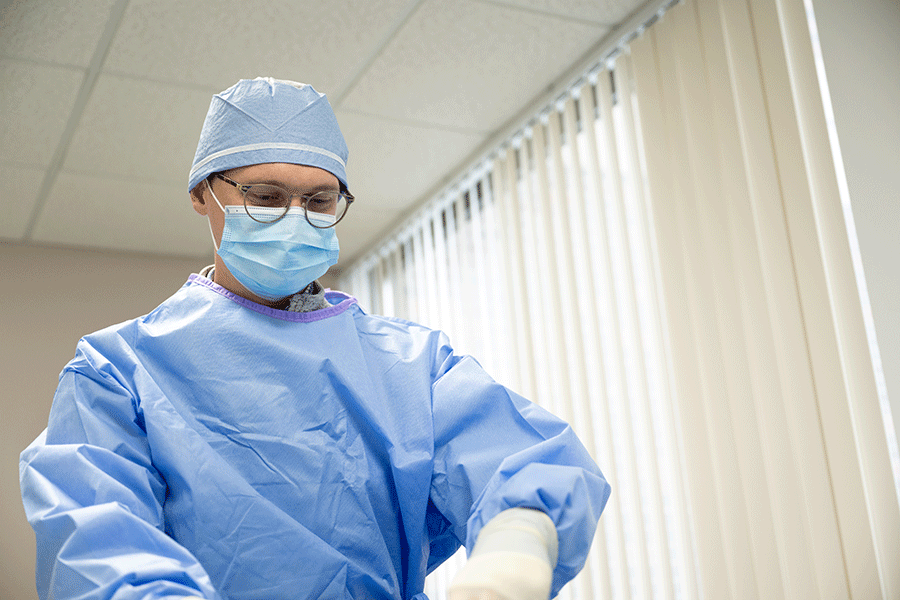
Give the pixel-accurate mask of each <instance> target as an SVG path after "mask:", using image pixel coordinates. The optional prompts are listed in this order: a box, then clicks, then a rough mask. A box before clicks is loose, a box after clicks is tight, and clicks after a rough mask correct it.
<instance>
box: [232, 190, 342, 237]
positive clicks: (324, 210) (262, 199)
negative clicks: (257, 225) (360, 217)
mask: <svg viewBox="0 0 900 600" xmlns="http://www.w3.org/2000/svg"><path fill="white" fill-rule="evenodd" d="M303 199H304V206H305V207H306V210H307V211H308V212H311V213H317V214H326V215H334V218H335V222H337V221H340V220H341V217H343V216H344V213H345V212H347V206H348V202H347V198H346V197H345V196H344V195H342V194H341V193H339V192H332V191H321V192H316V193H315V194H312V195H310V196H303ZM290 203H291V195H290V193H289V192H288V191H287V190H285V189H284V188H281V187H278V186H273V185H265V184H259V185H251V186H250V187H249V188H248V189H247V190H246V191H245V192H244V204H245V205H246V206H254V207H263V208H281V209H283V210H284V212H279V213H275V214H272V217H271V218H268V216H267V215H260V214H255V215H251V216H252V217H253V218H254V219H255V220H257V221H262V222H270V221H277V220H278V219H280V218H281V217H282V216H284V214H285V213H286V212H287V211H288V209H289V208H290ZM310 222H311V223H312V224H313V225H314V226H316V227H320V225H319V224H317V223H314V222H312V221H310Z"/></svg>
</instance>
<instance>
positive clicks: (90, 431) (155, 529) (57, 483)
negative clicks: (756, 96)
mask: <svg viewBox="0 0 900 600" xmlns="http://www.w3.org/2000/svg"><path fill="white" fill-rule="evenodd" d="M115 375H117V374H116V373H115V372H114V371H113V370H112V369H111V367H109V366H108V364H107V365H106V366H105V368H104V369H102V370H100V369H94V368H93V367H92V365H91V364H90V363H89V361H88V360H87V358H86V357H85V355H84V353H82V352H79V356H78V357H76V359H75V360H74V361H73V362H72V363H70V364H69V365H68V366H67V367H66V369H65V371H64V372H63V374H62V376H61V377H60V384H59V387H58V389H57V392H56V396H55V398H54V401H53V408H52V409H51V413H50V422H49V426H48V428H47V430H46V431H45V432H44V433H42V434H41V436H40V437H38V439H37V440H35V441H34V442H33V443H32V444H31V445H30V446H29V447H28V448H27V449H26V450H25V451H24V452H23V453H22V456H21V461H20V468H19V471H20V482H21V487H22V499H23V502H24V505H25V512H26V514H27V515H28V520H29V522H30V523H31V525H32V527H33V528H34V531H35V537H36V541H37V557H38V562H37V587H38V593H39V596H40V597H41V598H42V599H45V598H56V599H63V598H74V597H78V598H85V599H87V598H101V597H102V598H114V599H115V600H127V599H138V598H140V599H150V598H184V597H198V596H202V597H205V598H218V595H217V594H216V592H215V590H214V589H213V587H212V585H211V583H210V581H209V577H208V576H207V574H206V572H205V571H204V570H203V567H202V566H201V565H200V564H199V563H198V562H197V561H196V559H195V558H194V557H193V556H192V555H191V554H190V553H189V552H188V551H187V550H185V549H184V548H182V547H181V546H180V545H178V544H177V543H176V542H175V541H174V540H173V539H172V538H170V537H169V536H168V535H166V533H165V532H164V528H165V524H164V518H163V510H162V505H163V502H164V500H165V495H166V482H165V481H164V480H163V479H162V477H161V476H160V474H159V473H158V472H157V471H156V469H155V468H154V467H153V464H152V462H151V459H150V449H149V446H148V444H147V439H146V435H145V432H144V429H143V426H142V422H141V416H140V413H139V411H138V409H137V405H136V403H135V401H134V399H133V397H132V395H131V394H130V393H129V392H128V391H127V390H126V389H125V388H124V387H123V386H122V385H120V383H119V381H118V380H117V377H116V376H115Z"/></svg>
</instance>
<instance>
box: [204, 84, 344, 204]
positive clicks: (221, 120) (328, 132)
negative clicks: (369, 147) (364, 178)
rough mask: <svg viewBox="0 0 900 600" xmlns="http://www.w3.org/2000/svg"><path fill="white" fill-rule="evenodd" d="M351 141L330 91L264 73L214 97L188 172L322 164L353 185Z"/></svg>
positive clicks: (317, 165)
mask: <svg viewBox="0 0 900 600" xmlns="http://www.w3.org/2000/svg"><path fill="white" fill-rule="evenodd" d="M347 154H348V152H347V144H346V143H345V142H344V136H343V135H341V130H340V128H338V123H337V119H336V118H335V116H334V112H333V111H332V110H331V105H330V104H329V103H328V99H327V98H326V97H325V94H320V93H319V92H317V91H316V90H314V89H313V87H312V86H311V85H307V84H304V83H296V82H293V81H283V80H280V79H272V78H271V77H258V78H256V79H242V80H241V81H239V82H237V83H236V84H234V85H233V86H231V87H230V88H228V89H227V90H225V91H224V92H222V93H220V94H216V95H215V96H213V99H212V102H210V104H209V112H208V113H207V114H206V121H204V122H203V130H202V131H201V132H200V142H199V143H198V144H197V153H196V154H195V155H194V163H193V165H192V166H191V173H190V175H189V177H188V191H191V190H192V189H194V186H196V185H197V184H198V183H200V182H201V181H203V180H204V179H205V178H206V177H208V176H209V175H210V174H211V173H217V172H219V171H227V170H228V169H235V168H237V167H246V166H248V165H256V164H260V163H272V162H282V163H293V164H298V165H308V166H311V167H319V168H320V169H325V170H326V171H328V172H329V173H331V174H333V175H334V176H335V177H337V178H338V180H339V181H340V182H341V184H342V185H343V187H344V188H346V189H349V187H350V186H348V185H347V173H346V166H347Z"/></svg>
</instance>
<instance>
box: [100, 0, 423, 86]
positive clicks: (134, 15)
mask: <svg viewBox="0 0 900 600" xmlns="http://www.w3.org/2000/svg"><path fill="white" fill-rule="evenodd" d="M406 1H407V0H380V1H379V2H372V1H371V0H349V1H346V0H342V1H340V2H337V1H332V2H296V1H295V0H249V1H248V0H226V1H216V2H213V1H211V0H204V1H196V2H183V1H181V0H131V2H130V4H129V6H128V10H127V11H126V13H125V16H124V18H123V21H122V25H121V26H120V28H119V31H118V32H117V35H116V37H115V38H114V40H113V44H112V47H111V49H110V55H109V57H108V59H107V61H106V65H105V68H106V69H107V70H108V71H110V72H115V73H120V74H127V75H133V76H138V77H145V78H149V79H155V80H158V81H164V82H171V83H173V84H183V85H191V86H195V85H202V86H205V87H209V88H211V89H214V90H216V91H220V90H222V89H225V88H226V87H228V86H230V85H231V84H233V83H234V82H235V81H237V80H238V79H242V78H253V77H257V76H273V77H278V78H282V79H293V80H297V81H303V82H305V83H310V84H312V85H313V87H315V88H316V89H318V90H319V91H324V92H326V93H327V92H328V91H329V90H332V89H337V88H338V87H340V86H341V85H343V84H344V83H345V79H346V78H347V77H348V72H350V71H352V70H353V68H354V67H355V66H356V65H358V64H361V63H363V62H364V61H365V60H366V59H368V57H369V55H370V54H371V53H372V52H373V51H375V48H376V46H377V44H378V42H379V41H380V39H381V38H382V37H383V35H384V32H385V31H387V30H389V29H390V28H391V26H392V24H393V23H394V21H395V20H396V19H398V18H399V17H400V14H401V12H402V9H403V6H404V5H405V4H406ZM174 14H177V15H178V18H177V19H171V18H170V15H174Z"/></svg>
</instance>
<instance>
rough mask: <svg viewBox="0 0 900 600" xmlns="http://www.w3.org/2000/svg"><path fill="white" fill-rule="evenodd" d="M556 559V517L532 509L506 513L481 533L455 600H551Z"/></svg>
mask: <svg viewBox="0 0 900 600" xmlns="http://www.w3.org/2000/svg"><path fill="white" fill-rule="evenodd" d="M556 556H557V536H556V527H555V526H554V525H553V522H552V521H551V520H550V517H548V516H547V515H546V514H544V513H542V512H540V511H536V510H531V509H523V508H514V509H510V510H506V511H503V512H502V513H500V514H499V515H497V516H496V517H494V518H493V519H491V520H490V521H489V522H488V523H487V525H485V526H484V528H483V529H482V530H481V532H479V534H478V540H477V541H476V542H475V546H474V547H473V548H472V553H471V556H470V558H469V560H468V561H467V562H466V564H465V565H463V568H462V569H460V570H459V573H457V574H456V577H454V579H453V583H452V584H451V585H450V590H449V592H450V594H449V600H547V599H548V598H549V597H550V589H551V584H552V582H553V567H555V566H556Z"/></svg>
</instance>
